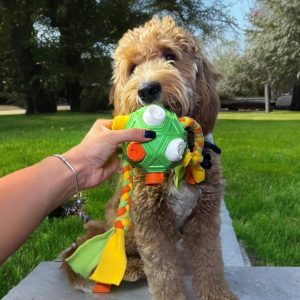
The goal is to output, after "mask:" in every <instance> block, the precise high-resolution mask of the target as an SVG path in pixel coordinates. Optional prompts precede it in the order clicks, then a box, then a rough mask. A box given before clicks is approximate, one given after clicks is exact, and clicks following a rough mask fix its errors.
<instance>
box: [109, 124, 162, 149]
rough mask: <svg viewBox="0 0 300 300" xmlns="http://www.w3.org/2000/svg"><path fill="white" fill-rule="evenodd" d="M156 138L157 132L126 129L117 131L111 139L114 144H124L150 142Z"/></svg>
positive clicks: (112, 134)
mask: <svg viewBox="0 0 300 300" xmlns="http://www.w3.org/2000/svg"><path fill="white" fill-rule="evenodd" d="M155 137H156V133H155V131H151V130H145V129H137V128H133V129H125V130H115V131H112V132H111V139H112V142H113V143H116V145H117V144H120V143H123V142H129V141H135V142H148V141H150V140H152V139H154V138H155Z"/></svg>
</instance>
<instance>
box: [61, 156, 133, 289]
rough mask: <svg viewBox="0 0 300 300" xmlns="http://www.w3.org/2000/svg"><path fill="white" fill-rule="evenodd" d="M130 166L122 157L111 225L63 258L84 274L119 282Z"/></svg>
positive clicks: (126, 226) (130, 182)
mask: <svg viewBox="0 0 300 300" xmlns="http://www.w3.org/2000/svg"><path fill="white" fill-rule="evenodd" d="M131 169H132V168H131V166H130V165H129V163H128V162H127V161H126V160H123V173H122V177H123V182H122V192H121V199H120V203H119V207H118V211H117V218H116V220H115V223H114V227H113V228H111V229H110V230H108V231H107V232H105V233H103V234H101V235H98V236H95V237H93V238H91V239H89V240H87V241H86V242H85V243H84V244H82V245H81V246H80V247H78V249H77V250H76V251H75V252H74V253H73V255H71V256H70V257H68V258H67V259H66V261H67V262H68V263H69V265H70V266H71V267H72V269H73V270H74V272H76V273H79V274H80V275H81V276H83V277H84V278H89V279H91V280H93V281H96V282H100V283H104V284H114V285H119V284H120V282H121V281H122V278H123V276H124V273H125V270H126V264H127V258H126V251H125V232H126V231H127V230H128V227H129V224H130V220H129V209H130V203H131V199H130V197H131V191H132V186H133V185H132V175H131ZM95 267H96V269H95ZM94 269H95V270H94ZM93 270H94V271H93ZM92 272H93V273H92ZM91 273H92V274H91ZM90 274H91V275H90Z"/></svg>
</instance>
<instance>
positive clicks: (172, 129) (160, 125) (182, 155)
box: [66, 105, 205, 293]
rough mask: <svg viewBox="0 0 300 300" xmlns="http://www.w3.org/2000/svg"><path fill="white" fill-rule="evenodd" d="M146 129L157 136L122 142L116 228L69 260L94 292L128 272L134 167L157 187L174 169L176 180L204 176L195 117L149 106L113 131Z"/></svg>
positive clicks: (115, 124) (198, 179)
mask: <svg viewBox="0 0 300 300" xmlns="http://www.w3.org/2000/svg"><path fill="white" fill-rule="evenodd" d="M125 128H144V129H150V130H154V131H155V132H156V138H155V139H153V140H151V141H149V142H146V143H138V142H130V143H124V144H123V164H122V190H121V197H120V203H119V207H118V210H117V213H116V214H117V217H116V220H115V223H114V226H113V227H112V228H111V229H110V230H108V231H107V232H105V233H103V234H100V235H97V236H95V237H93V238H91V239H89V240H87V241H86V242H85V243H84V244H82V245H81V246H80V247H78V249H77V250H76V251H75V252H74V253H73V254H72V255H71V256H70V257H68V258H67V259H66V261H67V262H68V264H69V265H70V266H71V268H72V269H73V271H74V272H76V273H79V274H80V275H81V276H82V277H84V278H86V279H90V280H93V281H94V282H96V285H95V287H94V289H93V292H95V293H102V292H108V291H110V286H111V284H114V285H119V284H120V282H121V280H122V278H123V276H124V273H125V270H126V263H127V259H126V251H125V233H126V232H127V230H128V227H129V225H130V212H129V211H130V205H131V196H132V190H133V175H132V169H133V168H139V169H142V170H143V172H145V184H146V185H157V184H161V183H163V182H164V177H165V176H164V174H165V173H166V172H167V171H169V170H171V169H174V170H175V176H174V178H175V184H176V186H177V187H178V183H179V181H180V179H181V178H183V177H185V179H186V182H187V183H189V184H196V183H200V182H202V181H203V180H204V179H205V172H204V169H203V168H202V167H201V165H200V163H201V162H202V160H203V157H202V149H203V145H204V138H203V134H202V129H201V127H200V125H199V124H198V123H197V122H196V121H194V120H193V119H191V118H188V117H182V118H179V119H178V118H177V116H176V114H175V113H172V112H169V111H168V110H166V109H165V108H163V107H161V106H158V105H149V106H146V107H142V108H141V109H139V110H137V111H135V112H133V113H131V114H130V115H126V116H117V117H115V118H114V120H113V126H112V129H113V130H120V129H125ZM185 128H189V129H190V130H192V131H193V132H194V148H193V151H192V152H191V151H190V150H189V149H188V146H187V133H186V130H185Z"/></svg>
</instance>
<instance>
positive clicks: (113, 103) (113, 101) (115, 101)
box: [109, 84, 120, 116]
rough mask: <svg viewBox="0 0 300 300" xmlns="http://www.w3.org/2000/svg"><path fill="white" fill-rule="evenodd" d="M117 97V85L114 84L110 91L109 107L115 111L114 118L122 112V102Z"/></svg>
mask: <svg viewBox="0 0 300 300" xmlns="http://www.w3.org/2000/svg"><path fill="white" fill-rule="evenodd" d="M116 97H117V96H116V85H115V84H113V85H112V86H111V88H110V91H109V106H110V107H111V108H112V110H113V116H115V115H118V114H119V112H120V102H119V101H118V99H116Z"/></svg>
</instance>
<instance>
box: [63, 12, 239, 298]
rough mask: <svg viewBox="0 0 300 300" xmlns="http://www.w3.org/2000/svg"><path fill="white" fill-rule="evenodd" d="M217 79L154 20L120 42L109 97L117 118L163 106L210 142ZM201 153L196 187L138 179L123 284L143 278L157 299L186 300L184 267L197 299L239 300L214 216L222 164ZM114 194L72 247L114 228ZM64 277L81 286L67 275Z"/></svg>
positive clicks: (177, 30) (171, 28) (187, 42)
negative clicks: (100, 218) (207, 162)
mask: <svg viewBox="0 0 300 300" xmlns="http://www.w3.org/2000/svg"><path fill="white" fill-rule="evenodd" d="M218 79H219V75H218V73H217V72H216V71H215V70H214V68H213V67H212V65H211V64H210V63H209V61H208V60H207V58H206V57H205V55H204V54H203V52H202V50H201V47H200V45H199V42H198V41H197V39H196V38H194V37H193V36H192V35H191V34H190V33H189V32H188V31H187V30H185V29H183V28H181V27H178V26H176V24H175V22H174V20H173V19H172V18H171V17H164V18H163V19H159V18H153V19H152V20H151V21H149V22H147V23H146V24H145V25H144V26H142V27H138V28H136V29H134V30H129V31H128V32H127V33H125V35H124V36H123V37H122V38H121V40H120V41H119V44H118V47H117V49H116V51H115V55H114V74H113V87H112V90H111V94H110V98H111V102H112V103H113V105H114V109H115V110H114V114H115V115H126V114H129V113H131V112H133V111H135V110H136V109H138V108H140V107H141V106H144V105H146V104H149V103H157V102H160V103H161V102H162V104H163V105H164V106H165V107H166V108H167V109H169V110H171V111H173V112H175V113H176V114H177V115H178V116H189V117H192V118H194V119H195V120H196V121H197V122H199V123H200V124H201V126H202V129H203V133H204V135H208V134H209V133H211V132H212V130H213V127H214V123H215V120H216V117H217V113H218V110H219V99H218V95H217V92H216V83H217V81H218ZM205 151H206V152H207V153H209V154H210V155H211V162H212V167H211V168H210V169H208V170H206V179H205V181H204V182H202V183H200V184H198V185H189V184H187V183H185V182H184V183H182V189H181V190H178V189H177V188H176V187H175V186H174V184H173V180H172V177H173V174H172V172H170V174H169V175H168V177H167V179H166V180H165V182H164V184H162V185H159V186H145V184H144V175H143V174H141V173H139V172H138V171H137V172H136V174H135V178H134V192H133V198H132V208H131V218H132V223H133V224H134V226H131V229H130V230H129V231H128V232H127V234H126V253H127V260H128V262H127V269H126V272H125V277H124V280H128V281H136V280H138V279H140V278H142V277H144V276H146V277H147V280H148V283H149V287H150V291H151V293H152V296H153V299H155V300H184V299H189V296H188V294H187V291H186V287H185V283H184V272H185V271H184V268H185V266H184V265H188V267H189V272H191V274H192V283H193V290H194V294H195V295H196V298H197V299H202V300H205V299H210V300H212V299H220V300H221V299H222V300H225V299H236V297H235V296H234V295H233V294H232V292H231V291H230V290H229V288H228V285H227V283H226V281H225V278H224V271H223V261H222V254H221V245H220V235H219V232H220V216H219V215H220V202H221V198H222V194H223V188H224V185H223V180H222V175H221V170H220V164H219V159H218V155H217V154H215V153H214V152H213V151H211V150H209V149H205ZM119 195H120V192H119V191H118V192H117V193H116V194H115V195H114V197H113V198H112V199H111V200H110V201H109V202H108V204H107V208H106V216H105V222H103V224H101V225H100V223H99V224H98V223H97V222H95V221H93V222H90V223H87V225H86V227H87V229H88V230H87V234H86V236H84V237H83V238H81V239H80V240H79V241H78V242H77V246H78V245H80V244H81V243H83V242H84V241H85V240H86V239H88V238H91V237H92V236H94V235H96V234H99V233H101V232H103V231H104V230H106V229H108V228H110V227H111V226H112V224H113V222H114V220H115V212H116V210H117V207H118V203H119ZM179 242H180V244H181V246H180V247H181V248H182V250H181V251H179V247H178V243H179ZM77 246H75V247H73V249H71V250H70V251H69V252H68V253H67V254H66V256H69V255H71V254H72V253H73V252H74V251H75V248H76V247H77ZM183 262H184V263H183ZM65 268H67V269H68V266H65ZM69 275H70V277H71V278H72V279H73V280H77V281H78V277H76V274H71V271H70V270H69Z"/></svg>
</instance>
